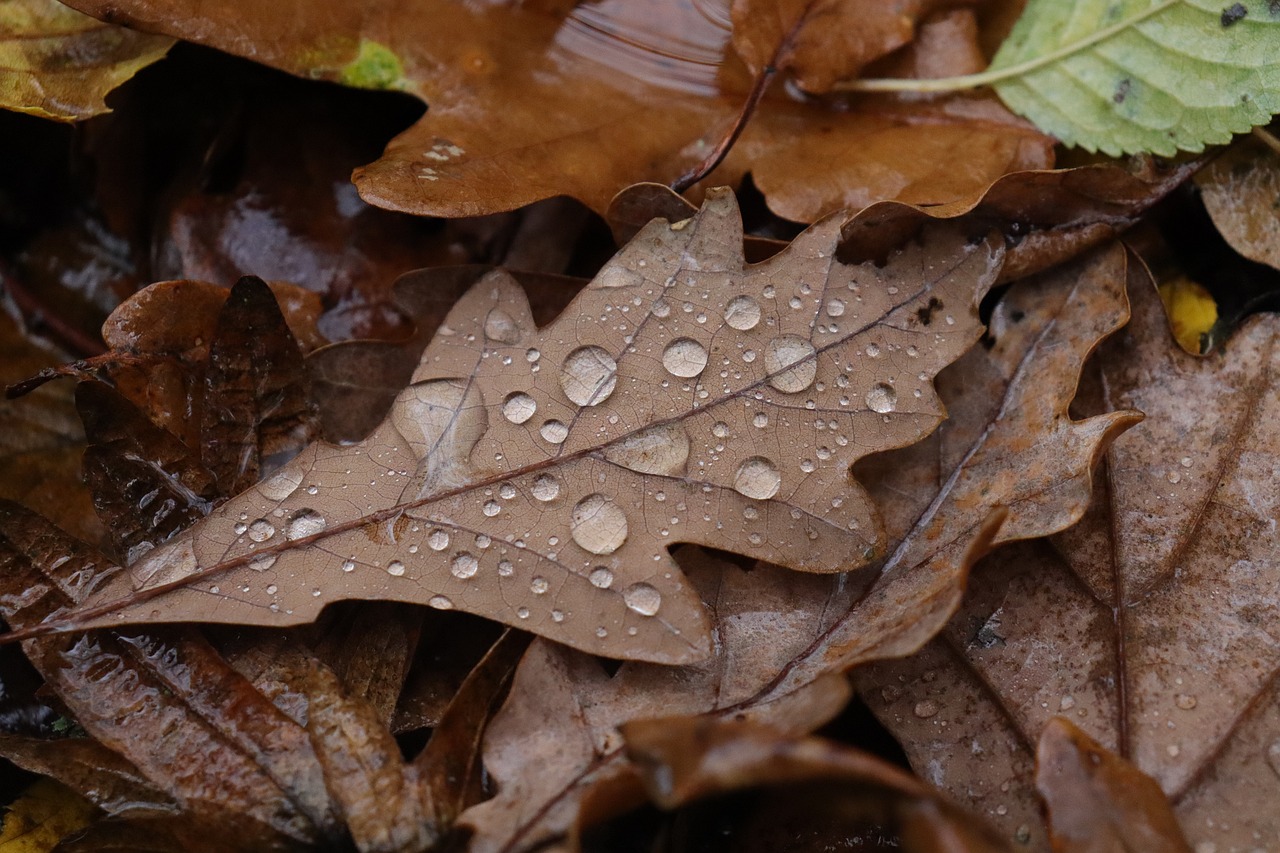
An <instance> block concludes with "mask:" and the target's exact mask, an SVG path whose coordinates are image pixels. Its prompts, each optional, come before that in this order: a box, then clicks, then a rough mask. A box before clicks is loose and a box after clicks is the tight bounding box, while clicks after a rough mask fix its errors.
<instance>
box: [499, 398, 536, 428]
mask: <svg viewBox="0 0 1280 853" xmlns="http://www.w3.org/2000/svg"><path fill="white" fill-rule="evenodd" d="M536 411H538V404H537V402H536V401H535V400H534V399H533V398H532V397H530V396H529V395H528V394H525V393H524V392H522V391H517V392H516V393H514V394H508V395H507V399H506V400H504V401H503V403H502V416H503V417H504V418H506V419H507V420H509V421H511V423H513V424H522V423H524V422H525V421H527V420H529V418H531V417H533V414H534V412H536Z"/></svg>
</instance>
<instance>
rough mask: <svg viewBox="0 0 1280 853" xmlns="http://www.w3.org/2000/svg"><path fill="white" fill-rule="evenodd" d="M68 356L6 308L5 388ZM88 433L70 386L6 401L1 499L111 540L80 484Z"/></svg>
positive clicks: (87, 535)
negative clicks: (34, 334)
mask: <svg viewBox="0 0 1280 853" xmlns="http://www.w3.org/2000/svg"><path fill="white" fill-rule="evenodd" d="M65 359H66V357H65V356H64V355H63V354H62V353H60V352H58V351H57V350H55V349H54V348H53V347H51V346H49V345H47V344H43V343H41V342H39V341H38V340H36V339H35V338H33V337H32V336H31V335H29V334H28V333H27V332H26V331H25V330H24V329H22V328H21V327H20V326H19V325H18V323H17V322H15V321H14V319H13V317H11V316H10V315H9V313H8V312H7V311H5V310H2V309H0V385H3V386H8V385H10V384H12V383H15V382H19V381H21V380H23V379H26V378H28V377H30V376H32V375H34V374H36V373H37V372H39V371H40V370H42V369H44V368H45V367H47V366H48V365H49V364H56V363H58V362H60V361H64V360H65ZM83 448H84V429H83V428H82V427H81V425H80V419H79V418H78V417H76V412H75V403H74V402H73V401H72V389H71V388H70V387H65V386H64V387H57V386H54V387H45V388H41V389H39V390H37V391H36V392H35V393H33V394H30V395H28V396H27V398H26V399H23V400H2V401H0V498H6V499H9V500H15V501H20V502H21V503H23V504H25V505H26V506H29V507H31V508H32V509H34V510H35V511H36V512H39V513H42V514H44V515H47V516H48V517H50V518H54V519H57V520H58V522H59V523H60V524H62V525H63V526H65V527H66V528H67V529H68V530H71V531H73V532H74V533H75V534H76V535H77V536H78V537H80V538H81V539H85V540H87V541H93V542H102V541H105V539H106V531H105V530H103V528H102V525H101V524H100V523H99V521H98V518H97V516H96V515H94V513H93V505H92V503H91V500H90V497H89V493H88V491H86V490H85V488H84V486H83V485H81V483H80V454H81V452H82V450H83Z"/></svg>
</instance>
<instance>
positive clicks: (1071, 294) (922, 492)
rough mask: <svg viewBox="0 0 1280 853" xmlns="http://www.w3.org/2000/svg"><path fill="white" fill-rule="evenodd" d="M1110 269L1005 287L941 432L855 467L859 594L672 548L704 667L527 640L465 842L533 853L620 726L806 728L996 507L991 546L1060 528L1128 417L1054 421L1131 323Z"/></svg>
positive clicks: (606, 758)
mask: <svg viewBox="0 0 1280 853" xmlns="http://www.w3.org/2000/svg"><path fill="white" fill-rule="evenodd" d="M1124 269H1125V254H1124V250H1123V249H1122V248H1120V247H1119V246H1114V245H1113V246H1112V247H1110V248H1109V250H1107V251H1105V252H1103V253H1100V254H1099V255H1095V256H1094V257H1092V258H1089V259H1086V260H1085V261H1084V262H1082V263H1081V264H1078V265H1076V266H1074V267H1068V268H1065V269H1063V270H1060V271H1058V272H1056V273H1055V274H1054V275H1052V276H1050V277H1048V278H1047V279H1045V280H1043V281H1041V282H1040V283H1039V284H1038V285H1037V284H1032V285H1030V286H1027V285H1023V286H1021V290H1015V291H1014V292H1013V294H1014V295H1013V296H1006V297H1005V303H1006V304H1005V306H1004V309H1003V316H1005V317H1019V315H1020V314H1021V316H1020V317H1019V319H1017V320H1016V321H1014V320H1009V319H1006V320H1002V321H1001V322H999V323H997V324H996V325H995V327H994V328H993V330H992V335H993V340H994V345H993V346H992V347H991V348H990V349H987V348H986V347H976V348H974V349H973V350H971V351H970V352H969V353H968V354H966V355H965V357H964V358H963V359H961V360H960V361H959V362H958V363H957V364H955V365H954V366H952V367H951V368H949V369H948V371H946V372H944V373H943V375H942V376H940V377H939V386H940V391H941V393H942V394H943V396H944V400H946V401H947V402H948V404H949V408H950V410H951V416H950V418H949V420H948V421H947V423H946V424H944V426H943V428H942V429H941V430H939V432H938V433H935V435H934V436H933V437H931V438H930V439H928V440H927V441H925V442H921V443H918V444H916V445H913V446H911V447H909V448H906V449H904V450H902V451H898V452H896V453H893V454H885V455H883V456H881V457H878V458H877V459H876V463H877V464H876V465H875V466H874V467H872V466H870V465H867V466H864V467H863V468H862V469H861V470H862V471H863V472H864V473H865V474H866V475H869V477H868V479H869V480H871V481H873V482H876V483H877V486H876V489H875V492H876V497H877V499H878V502H879V503H880V504H881V505H882V507H883V508H884V509H885V511H886V515H887V523H888V526H889V528H890V530H891V532H892V536H893V538H894V539H895V540H900V541H902V542H903V543H904V544H903V545H901V546H899V549H898V552H897V553H896V555H895V556H894V557H893V558H892V561H891V562H890V563H889V565H888V567H887V568H886V569H885V570H884V571H883V572H882V573H881V574H880V576H879V577H878V578H877V579H875V581H874V583H872V584H871V586H870V589H866V588H865V587H866V586H867V584H866V583H865V579H864V583H861V584H860V583H858V581H859V576H858V575H856V574H854V575H846V576H842V577H838V578H833V579H829V578H823V577H821V576H814V575H797V574H795V573H789V572H785V571H782V570H781V569H778V568H776V567H771V566H765V565H760V566H757V567H755V568H754V569H753V570H752V571H751V572H749V573H748V572H744V571H743V570H741V569H739V568H737V567H735V566H729V565H724V564H715V563H714V562H708V560H707V558H706V557H705V555H702V556H699V555H698V554H697V553H696V552H695V553H693V554H686V553H682V554H681V556H680V558H681V562H682V564H683V565H685V566H686V568H687V569H688V572H689V575H690V578H691V580H692V581H693V582H694V583H695V584H696V585H697V586H698V588H699V589H700V590H701V591H702V593H703V595H704V597H705V599H706V601H707V605H708V607H709V608H710V609H711V610H712V611H713V613H714V614H715V625H716V637H717V640H718V642H717V645H716V653H715V656H714V657H712V658H711V659H710V660H708V661H706V662H704V663H701V664H698V665H696V666H684V667H679V668H673V667H658V666H652V665H648V664H643V663H636V662H628V663H626V664H624V665H623V667H622V668H621V669H620V670H618V672H617V673H616V674H614V675H613V676H612V677H609V676H608V675H607V674H606V673H605V672H604V671H603V670H602V669H601V668H600V667H599V665H598V663H597V662H595V661H593V660H591V659H590V658H587V657H586V656H584V655H581V654H579V653H576V652H573V651H571V650H567V649H562V648H558V647H554V646H552V645H551V644H547V643H544V642H541V641H538V642H535V643H534V644H533V646H532V647H531V649H530V651H529V653H528V655H527V656H526V658H525V661H524V662H522V664H521V667H520V669H519V670H518V671H517V673H516V678H515V683H514V684H513V686H512V692H511V695H510V696H509V698H508V700H507V704H506V706H505V707H504V709H503V710H502V711H501V712H500V713H499V715H498V716H497V718H496V719H495V720H494V722H493V724H492V725H491V727H490V729H489V732H488V734H487V736H486V741H485V765H486V767H487V768H488V770H489V772H490V774H491V775H492V777H493V779H494V781H495V783H496V785H497V788H498V792H497V794H496V796H495V797H494V799H492V800H490V801H488V802H486V803H483V804H481V805H479V806H476V807H474V808H472V809H470V810H469V811H468V812H467V813H466V815H465V816H464V823H465V824H466V825H467V826H469V827H471V828H473V829H474V830H475V832H476V836H475V842H474V843H475V845H476V847H475V850H476V851H478V852H479V851H486V852H487V851H513V850H530V849H540V845H542V844H543V843H545V842H547V841H549V840H551V839H556V838H558V837H561V836H563V835H564V834H565V833H567V832H569V831H570V828H571V827H572V825H573V823H574V821H575V819H576V816H577V814H578V812H577V810H578V807H579V804H580V803H581V801H582V797H583V796H584V792H585V791H586V790H588V789H590V788H591V786H593V785H596V784H603V783H605V782H607V781H608V780H611V779H615V778H618V777H619V776H621V775H623V774H625V773H626V772H627V765H626V764H625V762H624V761H623V760H622V757H621V755H620V753H619V750H618V745H619V743H620V736H619V734H618V727H619V726H620V725H621V724H622V723H624V722H625V721H627V720H633V719H642V718H648V717H659V716H667V715H677V714H705V715H714V716H723V717H747V718H750V719H754V720H759V721H764V722H768V723H770V724H771V725H776V726H782V727H784V728H786V729H787V730H788V731H791V732H796V733H800V732H806V731H812V730H813V729H815V728H817V727H818V726H819V725H821V724H822V723H823V722H824V721H825V720H826V719H827V717H826V716H824V715H826V714H834V713H835V712H837V711H838V709H839V708H840V707H841V705H842V704H843V695H844V694H843V692H841V690H840V688H841V687H843V686H844V680H843V678H842V677H841V676H840V675H839V673H840V672H841V671H842V670H843V669H844V668H846V667H849V666H853V665H855V664H857V663H859V662H862V661H866V660H873V659H876V658H880V657H888V656H893V655H902V654H908V653H910V652H911V651H912V650H914V649H915V648H918V647H919V646H920V645H921V644H922V643H924V642H925V641H926V640H927V639H928V638H929V637H931V636H932V635H933V634H934V633H936V632H937V630H938V629H939V628H940V627H942V626H943V625H944V624H945V623H946V621H947V619H948V618H949V616H950V614H951V613H952V612H954V609H955V607H956V606H957V605H958V603H959V598H960V595H961V592H962V591H963V586H964V581H965V577H966V573H967V571H968V568H969V566H970V565H971V563H972V562H973V561H974V560H975V559H976V558H977V556H978V554H979V553H980V552H982V551H984V550H985V549H986V548H987V547H989V545H990V541H991V538H992V537H993V536H996V535H997V531H996V530H994V529H993V524H992V523H991V522H992V518H991V516H992V514H993V510H995V509H996V508H997V507H1001V506H1007V507H1008V517H1007V519H1006V520H1005V523H1004V526H1003V527H1001V528H1000V530H999V532H998V537H999V538H1000V539H1002V540H1010V539H1014V538H1018V537H1026V536H1035V535H1038V534H1040V533H1042V532H1048V531H1053V530H1060V529H1062V528H1063V527H1064V526H1066V525H1069V524H1071V523H1072V522H1074V521H1075V520H1076V519H1077V518H1078V517H1079V515H1080V513H1082V512H1083V511H1084V508H1085V506H1086V504H1087V501H1088V496H1089V492H1090V487H1091V476H1090V471H1091V468H1092V465H1093V462H1094V460H1095V459H1096V457H1097V456H1098V454H1099V453H1100V452H1101V451H1102V450H1103V449H1105V448H1106V447H1107V445H1108V444H1109V443H1110V441H1111V440H1112V439H1113V438H1114V437H1115V435H1116V434H1117V433H1118V432H1119V431H1121V430H1123V429H1125V428H1127V427H1128V426H1130V425H1131V424H1132V423H1133V422H1134V421H1135V419H1136V415H1135V414H1134V413H1131V412H1116V413H1113V414H1110V415H1106V416H1101V417H1095V418H1089V419H1086V420H1083V421H1073V420H1071V418H1070V417H1069V416H1068V414H1067V406H1068V404H1069V403H1070V401H1071V399H1072V398H1073V397H1074V396H1075V391H1076V380H1077V377H1078V376H1079V374H1080V369H1081V366H1082V364H1083V362H1084V359H1085V358H1086V356H1087V355H1088V353H1089V352H1090V351H1091V350H1092V349H1093V348H1094V346H1096V344H1097V343H1098V341H1099V340H1101V339H1102V338H1103V337H1105V336H1106V335H1108V334H1110V333H1111V332H1112V331H1114V330H1115V329H1116V328H1117V327H1118V326H1119V325H1120V324H1122V323H1123V322H1124V320H1125V319H1126V318H1127V316H1128V311H1127V305H1126V303H1125V300H1124V296H1123V281H1124ZM1024 309H1030V310H1025V311H1024ZM1001 316H1002V313H1001V311H999V310H998V311H997V319H998V320H999V319H1000V318H1001ZM870 461H872V460H868V462H870ZM939 519H941V521H938V520H939ZM997 520H998V517H997ZM923 710H924V712H925V713H928V710H929V709H928V708H927V707H926V708H925V709H923ZM530 754H533V755H535V756H537V757H536V758H535V759H534V760H529V758H528V756H529V755H530Z"/></svg>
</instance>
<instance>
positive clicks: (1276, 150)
mask: <svg viewBox="0 0 1280 853" xmlns="http://www.w3.org/2000/svg"><path fill="white" fill-rule="evenodd" d="M1259 133H1260V134H1261V135H1262V138H1257V137H1254V138H1248V139H1241V140H1240V141H1239V142H1237V143H1236V144H1235V145H1232V146H1231V147H1230V148H1228V149H1227V150H1226V151H1224V152H1222V154H1220V155H1219V156H1218V157H1217V158H1215V159H1214V160H1213V161H1211V162H1210V163H1209V165H1208V166H1206V167H1205V168H1204V169H1203V170H1201V171H1200V172H1199V173H1198V174H1197V175H1196V184H1197V185H1198V186H1199V187H1200V197H1201V198H1202V199H1204V206H1205V208H1206V209H1207V210H1208V211H1209V215H1210V216H1211V217H1213V224H1214V225H1216V226H1218V231H1219V232H1221V234H1222V236H1223V237H1225V238H1226V240H1227V242H1228V243H1230V244H1231V247H1232V248H1233V249H1235V250H1236V251H1237V252H1239V253H1240V254H1242V255H1244V256H1245V257H1246V258H1248V259H1249V260H1251V261H1257V262H1258V263H1260V264H1270V265H1271V266H1273V267H1275V268H1276V269H1280V143H1276V144H1268V143H1267V142H1264V141H1263V139H1266V138H1268V137H1269V138H1270V140H1272V141H1274V140H1275V137H1274V136H1271V134H1270V133H1269V132H1267V131H1259Z"/></svg>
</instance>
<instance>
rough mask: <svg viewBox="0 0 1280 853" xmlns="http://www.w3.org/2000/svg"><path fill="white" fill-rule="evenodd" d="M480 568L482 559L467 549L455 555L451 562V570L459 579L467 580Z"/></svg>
mask: <svg viewBox="0 0 1280 853" xmlns="http://www.w3.org/2000/svg"><path fill="white" fill-rule="evenodd" d="M479 568H480V561H479V560H477V559H476V558H475V557H474V556H473V555H472V554H469V553H467V552H466V551H463V552H462V553H461V554H459V555H457V556H456V557H454V558H453V561H452V562H451V563H449V571H450V572H451V573H452V574H453V576H454V577H455V578H458V579H459V580H466V579H467V578H469V577H471V576H472V575H474V574H475V573H476V570H477V569H479Z"/></svg>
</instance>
